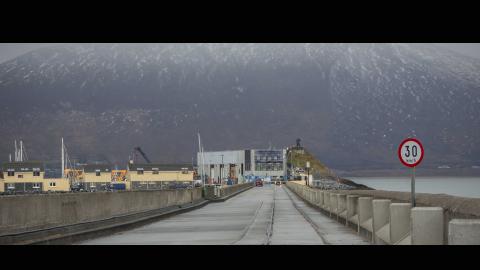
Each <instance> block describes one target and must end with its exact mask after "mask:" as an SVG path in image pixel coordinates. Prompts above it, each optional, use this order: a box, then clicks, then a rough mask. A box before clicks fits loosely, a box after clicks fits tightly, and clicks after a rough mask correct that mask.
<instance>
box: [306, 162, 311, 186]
mask: <svg viewBox="0 0 480 270" xmlns="http://www.w3.org/2000/svg"><path fill="white" fill-rule="evenodd" d="M306 167H307V181H306V185H307V186H309V184H308V181H310V161H307V165H306Z"/></svg>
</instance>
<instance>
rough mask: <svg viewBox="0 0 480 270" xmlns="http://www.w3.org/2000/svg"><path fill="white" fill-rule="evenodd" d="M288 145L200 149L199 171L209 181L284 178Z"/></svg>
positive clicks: (223, 181) (236, 181) (210, 182)
mask: <svg viewBox="0 0 480 270" xmlns="http://www.w3.org/2000/svg"><path fill="white" fill-rule="evenodd" d="M286 152H287V150H286V149H279V150H277V149H249V150H229V151H215V152H204V153H203V155H201V154H200V153H197V164H198V173H199V174H202V172H203V173H204V174H205V176H206V178H205V179H206V183H209V184H212V183H220V180H221V179H222V183H225V181H226V180H228V179H231V181H232V182H233V183H242V182H245V181H248V179H253V178H255V177H260V178H267V177H270V178H271V179H278V178H285V173H286Z"/></svg>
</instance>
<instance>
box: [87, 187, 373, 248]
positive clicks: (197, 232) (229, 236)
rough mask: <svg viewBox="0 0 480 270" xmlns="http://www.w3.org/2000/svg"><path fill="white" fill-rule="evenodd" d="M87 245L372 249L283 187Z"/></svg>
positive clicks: (255, 192) (255, 191) (249, 192)
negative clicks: (267, 245)
mask: <svg viewBox="0 0 480 270" xmlns="http://www.w3.org/2000/svg"><path fill="white" fill-rule="evenodd" d="M78 244H83V245H122V244H132V245H136V244H160V245H196V244H202V245H203V244H221V245H230V244H236V245H264V244H270V245H282V244H299V245H323V244H346V245H357V244H369V242H368V241H367V240H366V239H364V238H362V237H360V236H358V235H357V234H356V232H355V231H354V230H352V229H351V228H348V227H345V226H343V225H342V224H340V223H337V222H336V221H335V220H333V219H330V218H329V217H328V216H325V215H324V214H323V213H321V212H320V211H318V210H317V209H315V208H313V207H311V206H309V205H308V204H306V203H304V201H303V200H301V199H300V198H299V197H298V196H297V195H295V194H294V193H293V192H292V191H290V190H288V189H287V188H286V187H285V186H275V185H272V186H270V185H265V186H264V187H254V188H252V189H250V190H247V191H245V192H242V193H240V194H238V195H237V196H235V197H232V198H231V199H229V200H227V201H225V202H218V203H210V204H208V205H206V206H204V207H202V208H200V209H195V210H192V211H190V212H186V213H182V214H179V215H175V216H172V217H168V218H165V219H162V220H159V221H156V222H154V223H151V224H148V225H145V226H142V227H139V228H136V229H133V230H129V231H124V232H119V233H116V234H113V235H110V236H105V237H101V238H96V239H91V240H86V241H83V242H80V243H78Z"/></svg>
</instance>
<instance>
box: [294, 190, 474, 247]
mask: <svg viewBox="0 0 480 270" xmlns="http://www.w3.org/2000/svg"><path fill="white" fill-rule="evenodd" d="M287 186H288V187H289V188H290V189H291V190H293V191H294V192H295V193H296V194H297V195H299V196H301V197H303V196H302V194H306V193H307V192H308V191H310V190H312V189H311V188H309V187H306V186H304V185H301V184H297V183H295V182H288V183H287ZM317 194H319V195H317V196H318V197H317V200H318V201H319V203H318V204H317V205H318V206H319V208H321V209H323V210H326V211H327V212H329V213H330V216H332V213H333V214H334V215H336V214H337V211H339V212H338V213H342V214H341V215H340V217H342V218H344V217H343V213H345V217H346V218H345V225H349V223H350V224H352V225H356V226H354V228H356V229H357V232H361V231H363V232H366V236H367V237H368V238H369V239H371V240H372V242H374V243H378V244H395V245H405V244H406V245H410V244H414V245H429V244H435V245H442V244H447V243H448V244H452V245H455V244H480V218H478V219H472V217H477V216H478V217H480V199H471V198H460V197H455V196H448V195H443V194H442V195H439V194H419V196H417V205H419V207H415V208H413V209H412V208H411V206H410V203H407V202H408V200H409V199H410V193H408V192H389V191H378V190H351V191H344V190H341V191H340V190H330V191H325V190H321V191H317ZM338 194H342V195H347V196H346V203H345V208H346V212H342V209H343V207H344V197H343V196H342V195H338ZM303 198H305V197H303ZM445 200H446V201H445ZM436 203H438V204H439V205H442V207H438V206H435V204H436ZM455 207H458V208H455ZM462 207H463V208H462ZM453 216H459V217H462V218H463V219H454V220H451V217H453ZM465 218H469V219H468V220H466V219H465ZM450 220H451V221H450ZM342 222H343V220H342ZM445 224H447V225H448V226H445ZM446 236H448V237H446Z"/></svg>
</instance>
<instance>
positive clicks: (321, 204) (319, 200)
mask: <svg viewBox="0 0 480 270" xmlns="http://www.w3.org/2000/svg"><path fill="white" fill-rule="evenodd" d="M323 194H324V192H323V191H321V190H319V191H318V206H319V207H321V208H323Z"/></svg>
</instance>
